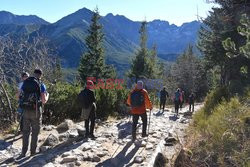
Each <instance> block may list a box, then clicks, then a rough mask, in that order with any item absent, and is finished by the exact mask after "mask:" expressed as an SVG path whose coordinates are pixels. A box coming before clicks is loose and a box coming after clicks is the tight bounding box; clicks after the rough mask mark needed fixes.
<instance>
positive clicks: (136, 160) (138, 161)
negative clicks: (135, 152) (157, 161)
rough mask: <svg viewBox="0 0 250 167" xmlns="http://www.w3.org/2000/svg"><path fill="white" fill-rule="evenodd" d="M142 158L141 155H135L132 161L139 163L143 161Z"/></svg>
mask: <svg viewBox="0 0 250 167" xmlns="http://www.w3.org/2000/svg"><path fill="white" fill-rule="evenodd" d="M143 160H144V158H143V157H142V156H136V157H135V158H134V163H138V164H140V163H142V162H143Z"/></svg>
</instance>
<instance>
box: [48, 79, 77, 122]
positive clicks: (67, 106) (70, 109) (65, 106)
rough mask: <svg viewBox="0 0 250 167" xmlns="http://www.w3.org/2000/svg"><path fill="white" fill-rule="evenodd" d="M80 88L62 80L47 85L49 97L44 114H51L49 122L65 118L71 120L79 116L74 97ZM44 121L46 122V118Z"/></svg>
mask: <svg viewBox="0 0 250 167" xmlns="http://www.w3.org/2000/svg"><path fill="white" fill-rule="evenodd" d="M80 89H81V87H80V85H78V84H68V83H62V82H59V83H57V84H55V85H49V86H48V92H49V93H50V97H49V101H48V103H47V104H46V105H45V116H46V114H49V113H51V114H52V115H51V118H50V121H49V122H50V123H54V124H56V123H60V122H61V121H63V120H64V119H66V118H70V119H73V120H77V119H78V118H79V114H80V109H79V106H77V104H76V98H77V95H78V94H79V92H80ZM45 119H46V118H45ZM45 122H48V120H45Z"/></svg>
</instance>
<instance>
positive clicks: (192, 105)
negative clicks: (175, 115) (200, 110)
mask: <svg viewBox="0 0 250 167" xmlns="http://www.w3.org/2000/svg"><path fill="white" fill-rule="evenodd" d="M191 107H192V112H194V103H189V111H191Z"/></svg>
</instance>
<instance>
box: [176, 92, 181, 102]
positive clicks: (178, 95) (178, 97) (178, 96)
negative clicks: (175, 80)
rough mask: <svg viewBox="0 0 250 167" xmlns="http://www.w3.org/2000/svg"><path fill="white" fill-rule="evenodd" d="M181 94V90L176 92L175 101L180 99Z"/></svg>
mask: <svg viewBox="0 0 250 167" xmlns="http://www.w3.org/2000/svg"><path fill="white" fill-rule="evenodd" d="M180 96H181V94H180V92H175V99H174V100H175V101H179V100H180Z"/></svg>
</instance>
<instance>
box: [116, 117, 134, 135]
mask: <svg viewBox="0 0 250 167" xmlns="http://www.w3.org/2000/svg"><path fill="white" fill-rule="evenodd" d="M116 126H117V128H118V139H124V138H126V137H127V136H129V135H131V131H132V122H131V121H129V122H121V123H119V124H117V125H116Z"/></svg>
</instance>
